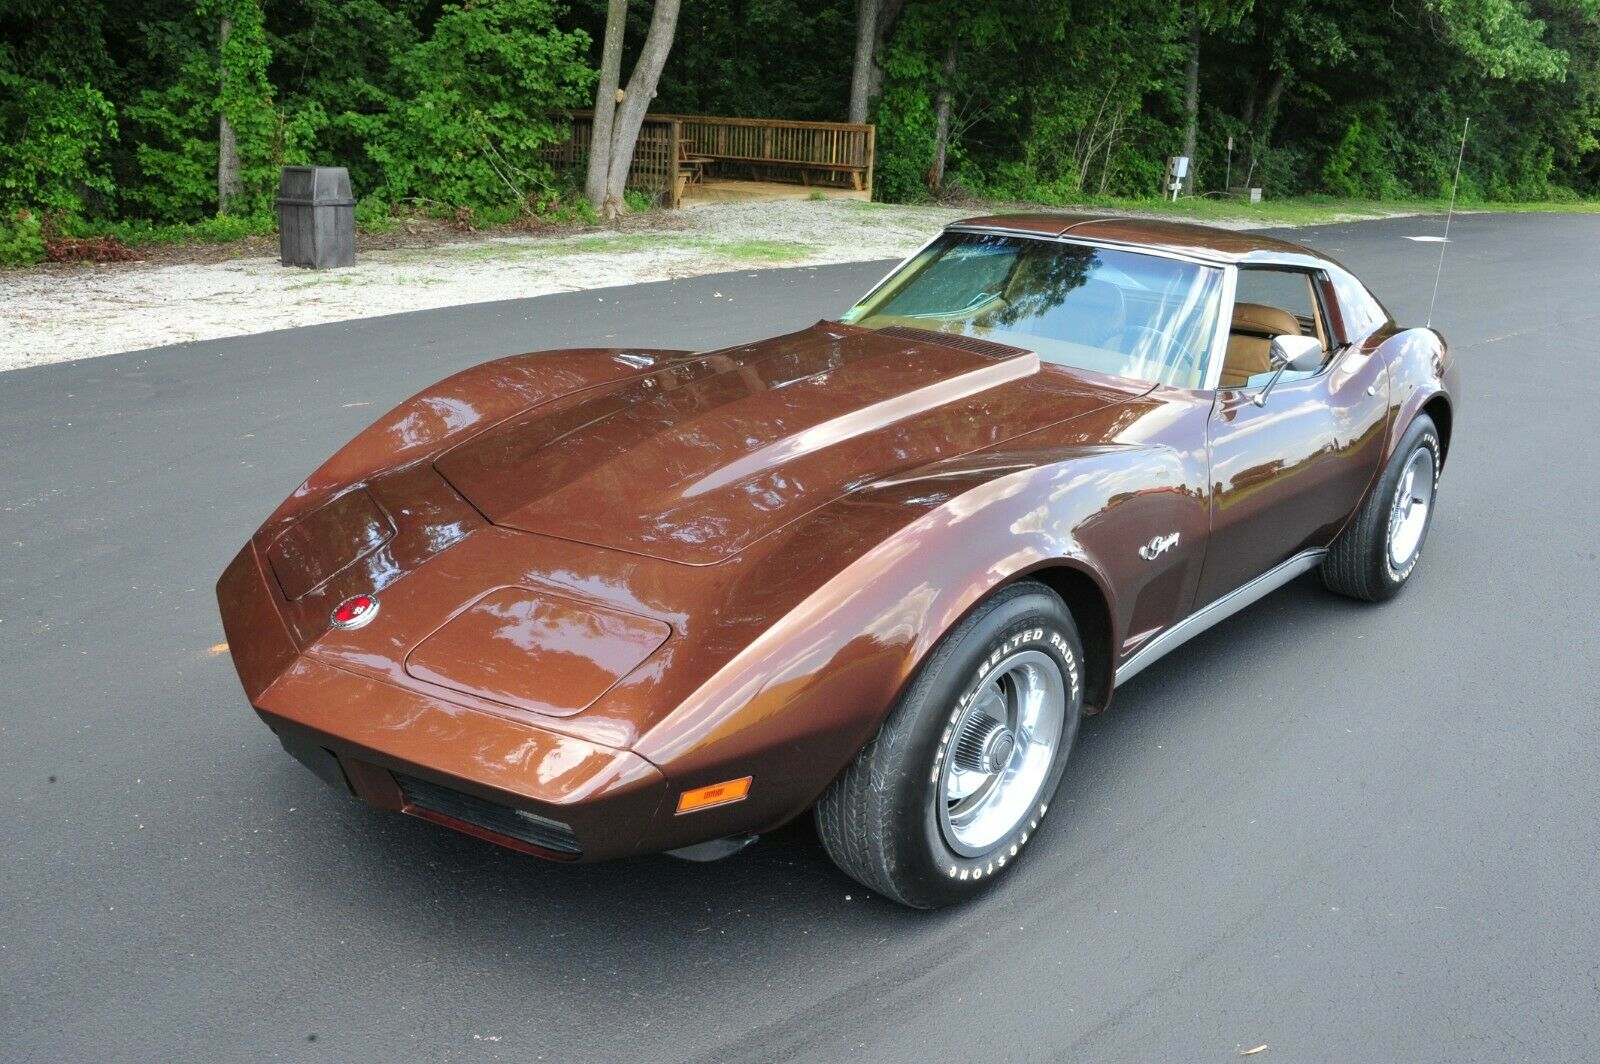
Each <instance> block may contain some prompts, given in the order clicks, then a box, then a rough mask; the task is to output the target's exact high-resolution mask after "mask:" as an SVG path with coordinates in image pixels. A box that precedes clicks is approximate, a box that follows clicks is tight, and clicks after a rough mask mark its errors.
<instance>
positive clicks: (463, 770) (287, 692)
mask: <svg viewBox="0 0 1600 1064" xmlns="http://www.w3.org/2000/svg"><path fill="white" fill-rule="evenodd" d="M218 598H219V600H220V602H221V605H222V615H223V624H224V629H225V631H226V633H227V636H228V641H229V644H230V648H231V649H232V650H233V654H234V664H235V665H236V667H237V668H238V670H239V675H240V679H241V680H242V681H243V683H244V687H245V690H246V692H247V694H248V695H249V696H250V700H251V703H252V704H253V705H254V706H255V709H256V712H257V713H259V714H260V716H261V718H262V719H263V720H264V721H266V723H267V725H268V726H269V727H270V728H271V729H272V730H273V732H274V733H276V734H277V736H278V737H279V739H280V741H282V742H283V744H284V747H285V748H286V749H287V750H288V751H289V752H290V753H292V754H294V755H295V756H296V757H297V758H298V759H300V760H301V761H302V762H304V763H305V764H306V765H307V766H308V767H310V768H312V769H313V770H314V771H316V772H317V774H318V775H319V776H321V777H322V778H324V779H325V780H328V781H329V782H330V783H332V784H334V785H335V786H339V787H344V788H347V789H348V790H349V791H350V792H352V793H354V794H355V795H357V796H358V797H360V798H362V799H364V800H366V801H368V802H371V803H372V804H374V805H378V806H381V807H384V808H389V809H396V810H399V811H402V812H405V813H408V814H410V815H413V816H418V817H421V818H423V819H426V820H431V821H434V822H436V823H441V824H445V825H447V826H449V827H453V828H456V829H457V830H461V831H465V832H467V833H469V834H472V835H476V836H479V837H480V838H485V839H488V840H490V841H493V842H497V843H500V844H501V845H505V846H510V847H512V848H513V849H518V850H522V851H524V852H527V853H533V854H536V855H538V856H541V857H548V858H551V859H554V860H567V861H570V860H583V861H595V860H604V859H607V858H613V857H623V856H627V855H630V854H635V853H639V852H648V851H650V850H653V849H658V848H660V847H656V846H651V845H648V843H647V839H646V836H647V834H648V833H649V830H650V827H651V825H652V824H653V823H654V822H655V821H656V818H657V816H658V814H659V813H660V811H661V807H662V804H663V802H664V801H665V799H666V791H667V785H666V780H665V779H664V778H663V776H662V774H661V772H660V771H659V770H658V769H657V768H656V767H655V766H654V765H652V764H651V763H650V762H649V761H647V760H645V759H644V758H642V757H640V756H639V755H637V754H634V753H631V752H629V751H626V750H618V749H613V748H610V747H606V746H602V745H600V744H597V743H591V742H586V741H584V740H581V739H576V738H573V737H570V736H566V735H561V734H558V733H556V732H553V731H549V730H546V729H543V728H539V727H536V726H533V725H531V724H528V723H526V722H523V721H518V720H512V719H509V718H507V717H502V716H497V715H494V714H490V713H484V712H481V711H478V710H475V709H472V708H469V707H466V706H462V705H459V704H456V703H454V702H451V701H449V700H447V699H445V698H443V697H439V696H435V695H432V694H429V693H425V692H422V691H415V690H409V689H406V688H402V687H399V686H396V685H394V684H390V683H386V682H384V681H383V680H380V679H377V678H374V677H370V676H364V675H359V674H357V673H355V672H351V671H349V670H347V669H343V668H340V667H338V666H337V665H333V664H329V663H327V662H324V661H321V660H319V659H317V658H315V657H313V656H310V655H306V654H302V653H300V652H299V650H298V648H297V647H296V646H295V644H294V642H293V641H292V639H291V638H290V636H289V634H288V632H287V630H286V629H285V627H284V625H283V623H282V621H281V618H280V617H279V615H278V613H277V611H276V610H275V608H274V599H273V591H272V588H271V586H270V585H268V583H267V580H266V577H265V574H264V572H263V569H262V567H261V565H260V564H259V560H258V558H257V557H256V555H255V552H254V550H253V549H252V548H250V547H246V548H245V549H244V550H243V551H241V552H240V554H239V556H238V557H237V558H235V559H234V562H233V564H232V565H230V566H229V567H228V570H227V572H226V573H224V575H223V577H222V580H221V581H220V583H219V586H218ZM551 825H556V826H557V827H559V828H563V829H565V832H567V833H570V835H568V834H564V833H563V831H561V830H557V828H556V827H552V826H551ZM574 851H576V852H574Z"/></svg>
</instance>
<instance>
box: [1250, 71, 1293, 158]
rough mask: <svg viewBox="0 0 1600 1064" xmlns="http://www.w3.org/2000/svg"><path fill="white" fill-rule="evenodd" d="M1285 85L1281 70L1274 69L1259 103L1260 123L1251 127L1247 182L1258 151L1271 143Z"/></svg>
mask: <svg viewBox="0 0 1600 1064" xmlns="http://www.w3.org/2000/svg"><path fill="white" fill-rule="evenodd" d="M1287 85H1288V79H1287V78H1285V77H1284V74H1283V71H1281V70H1277V71H1274V72H1273V74H1272V83H1271V84H1270V85H1268V86H1267V95H1266V98H1265V99H1264V100H1263V101H1262V103H1261V123H1260V125H1257V126H1253V127H1252V129H1251V137H1250V167H1249V169H1248V170H1246V171H1245V176H1246V181H1247V183H1248V181H1249V180H1250V179H1251V177H1252V176H1253V175H1254V174H1255V170H1256V162H1257V159H1258V157H1259V152H1260V151H1261V149H1263V148H1265V147H1267V146H1268V145H1269V144H1271V143H1272V127H1273V126H1274V125H1276V124H1277V121H1278V103H1279V101H1281V100H1282V99H1283V90H1284V88H1285V87H1286V86H1287ZM1252 117H1254V116H1253V115H1252Z"/></svg>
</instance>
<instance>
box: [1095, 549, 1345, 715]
mask: <svg viewBox="0 0 1600 1064" xmlns="http://www.w3.org/2000/svg"><path fill="white" fill-rule="evenodd" d="M1327 554H1328V552H1327V550H1325V549H1323V548H1320V547H1319V548H1317V549H1316V550H1308V551H1302V552H1301V553H1299V554H1296V555H1295V556H1294V557H1293V558H1290V559H1289V560H1288V561H1286V562H1283V563H1282V564H1280V565H1277V566H1274V567H1273V568H1271V569H1268V570H1267V571H1266V572H1264V573H1262V574H1261V575H1260V576H1258V577H1256V578H1255V579H1254V580H1252V581H1250V582H1249V583H1247V584H1243V585H1241V586H1239V587H1236V588H1234V589H1233V590H1232V591H1230V592H1228V593H1227V594H1226V595H1223V596H1222V597H1221V598H1219V599H1217V600H1216V601H1215V602H1212V603H1211V604H1210V605H1208V606H1204V607H1202V608H1201V609H1198V610H1196V611H1195V612H1193V613H1191V614H1189V616H1187V617H1185V618H1184V619H1183V620H1181V621H1179V622H1178V623H1177V624H1174V625H1173V626H1172V627H1170V628H1168V629H1167V630H1166V631H1164V632H1162V633H1161V634H1160V635H1157V636H1155V637H1154V638H1152V639H1151V640H1150V641H1149V642H1148V643H1146V644H1145V645H1144V646H1142V647H1140V648H1139V651H1138V653H1136V654H1134V655H1133V657H1131V658H1129V659H1128V660H1127V661H1125V662H1123V664H1122V668H1120V669H1118V670H1117V686H1119V687H1120V686H1121V685H1122V684H1124V683H1127V682H1128V681H1129V680H1131V679H1133V678H1134V677H1135V676H1137V675H1138V674H1139V673H1141V672H1143V671H1144V670H1145V668H1146V667H1148V666H1149V665H1150V664H1151V663H1152V662H1155V661H1157V660H1159V659H1160V658H1161V657H1162V656H1163V655H1165V654H1166V653H1167V652H1168V651H1170V650H1173V649H1175V648H1177V647H1180V646H1182V645H1183V644H1184V643H1186V642H1188V641H1189V640H1190V639H1193V638H1194V637H1195V636H1197V635H1199V634H1200V633H1201V632H1203V631H1205V630H1206V629H1207V628H1210V627H1211V626H1212V625H1214V624H1216V623H1218V622H1219V621H1224V620H1226V619H1228V618H1229V617H1232V616H1233V615H1234V614H1235V613H1238V612H1239V611H1240V610H1242V609H1244V608H1245V607H1246V606H1250V605H1253V604H1254V603H1256V602H1259V601H1261V600H1262V599H1264V598H1266V597H1267V596H1268V595H1270V594H1272V593H1273V592H1274V591H1276V590H1278V588H1280V587H1282V586H1283V585H1284V584H1287V583H1288V582H1289V581H1291V580H1293V579H1294V578H1295V577H1297V576H1299V575H1300V574H1301V573H1305V572H1310V571H1311V570H1312V569H1315V568H1316V567H1317V566H1318V565H1320V564H1322V559H1323V558H1325V557H1327Z"/></svg>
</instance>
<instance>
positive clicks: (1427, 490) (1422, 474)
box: [1389, 447, 1434, 573]
mask: <svg viewBox="0 0 1600 1064" xmlns="http://www.w3.org/2000/svg"><path fill="white" fill-rule="evenodd" d="M1433 474H1434V467H1433V452H1432V451H1431V450H1429V449H1428V448H1427V447H1418V448H1417V449H1416V451H1414V452H1413V453H1412V455H1411V460H1410V461H1408V462H1407V463H1406V471H1405V472H1404V473H1402V474H1401V475H1400V486H1399V487H1397V488H1396V489H1395V493H1394V503H1393V504H1392V506H1391V509H1390V511H1389V566H1390V568H1392V569H1393V570H1394V571H1395V572H1397V573H1398V572H1404V571H1405V569H1406V567H1407V566H1408V565H1410V564H1411V561H1412V559H1413V558H1415V557H1416V556H1417V551H1419V550H1421V549H1422V536H1423V533H1425V532H1426V531H1427V529H1428V512H1429V511H1430V510H1431V509H1432V508H1433V488H1434V475H1433Z"/></svg>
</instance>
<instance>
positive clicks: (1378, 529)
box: [1322, 414, 1442, 602]
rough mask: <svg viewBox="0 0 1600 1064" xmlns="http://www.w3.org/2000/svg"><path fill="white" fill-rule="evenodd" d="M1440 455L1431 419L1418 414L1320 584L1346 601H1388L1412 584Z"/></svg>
mask: <svg viewBox="0 0 1600 1064" xmlns="http://www.w3.org/2000/svg"><path fill="white" fill-rule="evenodd" d="M1441 457H1442V451H1441V450H1440V447H1439V430H1438V429H1437V428H1435V427H1434V424H1433V419H1432V418H1430V417H1428V416H1427V415H1426V414H1418V415H1417V417H1416V419H1415V420H1413V421H1412V422H1411V425H1410V427H1409V428H1407V429H1406V434H1405V436H1403V437H1402V438H1401V440H1400V446H1399V447H1397V448H1396V449H1395V452H1394V456H1393V457H1392V458H1390V459H1389V464H1388V466H1387V467H1385V469H1384V471H1383V476H1382V477H1381V478H1379V480H1378V483H1377V485H1376V486H1375V487H1374V488H1373V490H1372V494H1371V495H1369V496H1368V497H1367V501H1366V502H1365V503H1364V504H1363V505H1362V507H1361V510H1360V512H1358V513H1357V514H1356V515H1355V517H1353V518H1352V519H1351V521H1350V524H1349V526H1348V527H1346V528H1345V530H1344V531H1343V532H1341V533H1340V534H1339V538H1338V539H1336V540H1335V541H1334V543H1333V546H1332V548H1330V549H1329V551H1328V556H1327V558H1325V559H1323V562H1322V582H1323V583H1324V584H1325V585H1327V587H1328V589H1329V590H1331V591H1337V592H1339V593H1340V594H1341V595H1349V596H1350V597H1351V598H1358V599H1366V600H1367V601H1368V602H1381V601H1383V600H1384V599H1388V598H1393V597H1394V596H1395V595H1396V594H1397V593H1399V591H1400V589H1401V588H1402V587H1404V586H1405V583H1406V581H1407V580H1409V579H1410V578H1411V573H1412V571H1413V570H1415V569H1416V567H1417V562H1418V561H1419V560H1420V559H1421V558H1422V547H1423V544H1424V542H1425V541H1426V540H1427V538H1428V526H1429V525H1430V524H1431V523H1432V522H1433V509H1434V506H1433V504H1434V497H1435V495H1436V493H1437V491H1438V488H1439V469H1440V465H1441V461H1440V459H1441Z"/></svg>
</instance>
